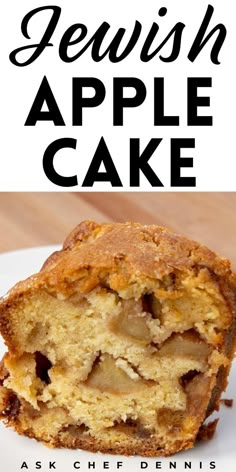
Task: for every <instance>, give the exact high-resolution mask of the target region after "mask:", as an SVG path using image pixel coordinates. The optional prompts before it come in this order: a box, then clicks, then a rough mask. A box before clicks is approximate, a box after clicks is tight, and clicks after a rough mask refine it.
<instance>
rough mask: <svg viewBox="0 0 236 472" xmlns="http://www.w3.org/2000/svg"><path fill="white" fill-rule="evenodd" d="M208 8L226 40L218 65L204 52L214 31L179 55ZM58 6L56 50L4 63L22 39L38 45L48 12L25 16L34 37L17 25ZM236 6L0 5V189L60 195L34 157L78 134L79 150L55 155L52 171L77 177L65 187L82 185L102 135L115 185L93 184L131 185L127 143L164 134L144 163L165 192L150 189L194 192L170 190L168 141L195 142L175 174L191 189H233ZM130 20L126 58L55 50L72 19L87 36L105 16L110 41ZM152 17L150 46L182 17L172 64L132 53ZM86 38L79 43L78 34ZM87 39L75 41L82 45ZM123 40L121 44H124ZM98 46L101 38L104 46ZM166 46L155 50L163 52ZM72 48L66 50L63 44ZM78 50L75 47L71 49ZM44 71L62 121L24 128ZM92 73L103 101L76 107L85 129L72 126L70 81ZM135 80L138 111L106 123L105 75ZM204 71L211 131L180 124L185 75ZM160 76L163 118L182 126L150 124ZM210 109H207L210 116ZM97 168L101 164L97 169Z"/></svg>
mask: <svg viewBox="0 0 236 472" xmlns="http://www.w3.org/2000/svg"><path fill="white" fill-rule="evenodd" d="M208 3H210V4H211V5H213V6H214V7H215V11H214V14H213V18H212V20H211V23H210V27H209V28H210V30H211V29H212V28H213V27H214V26H215V25H217V24H218V23H223V24H224V25H225V26H226V28H227V31H228V34H227V37H226V41H225V43H224V45H223V48H222V50H221V52H220V56H219V58H220V62H221V64H220V65H218V66H217V65H214V64H212V62H211V61H210V51H211V48H212V45H213V42H214V39H215V37H216V36H214V39H213V38H212V39H211V40H210V41H209V43H208V45H207V46H206V47H205V48H204V49H203V51H202V52H201V53H200V54H199V56H198V57H197V59H196V61H195V62H194V63H191V62H190V61H189V60H188V59H187V55H188V53H189V50H190V48H191V45H192V43H193V41H194V38H195V36H196V34H197V31H198V29H199V27H200V24H201V22H202V20H203V17H204V15H205V12H206V9H207V5H208ZM50 4H56V5H59V6H61V7H62V14H61V17H60V20H59V23H58V25H57V28H56V30H55V33H54V35H53V37H52V40H51V42H53V44H54V47H50V48H49V47H48V48H46V50H45V51H44V53H43V54H42V55H41V56H40V58H39V59H38V60H36V61H35V62H34V63H33V64H32V65H30V66H27V67H23V68H19V67H16V66H14V65H13V64H12V63H11V62H10V61H9V53H10V52H11V51H12V50H14V49H16V48H18V47H20V46H24V45H27V44H30V43H33V42H34V43H37V42H38V41H39V40H40V38H41V36H42V34H43V32H44V30H45V28H46V25H47V24H48V21H49V18H50V15H51V13H50V12H44V13H40V14H39V15H38V16H37V18H38V20H36V18H34V19H32V20H31V22H30V25H29V32H30V35H31V37H32V40H31V41H27V39H26V38H24V37H23V35H22V33H21V29H20V26H21V21H22V19H23V17H24V16H25V14H26V13H27V12H29V11H30V10H32V9H33V8H36V7H39V6H42V5H50ZM162 6H166V7H167V8H168V13H167V15H166V16H165V17H163V18H160V17H159V16H158V10H159V8H161V7H162ZM235 12H236V7H235V2H234V1H233V0H231V1H228V2H222V0H215V1H214V0H212V1H209V2H208V1H205V0H198V1H189V0H178V1H173V0H162V1H156V0H146V1H145V2H144V1H133V0H132V1H131V0H119V1H118V2H114V1H109V0H99V1H97V0H86V1H82V0H81V1H80V0H66V1H59V0H58V1H56V0H55V2H52V1H48V0H43V1H40V0H21V1H20V2H17V1H12V0H9V1H8V2H4V6H2V8H1V17H0V22H1V24H0V35H1V37H0V44H1V89H0V92H1V96H0V104H1V111H0V115H1V157H0V159H1V161H0V162H1V163H0V190H1V191H3V190H14V191H17V190H20V191H21V190H29V191H31V190H32V191H35V190H42V191H46V190H47V191H58V190H59V191H60V190H62V191H63V190H65V191H67V190H68V189H66V188H61V187H58V186H56V185H54V184H52V183H51V182H50V181H49V180H48V178H47V177H46V176H45V174H44V171H43V167H42V158H43V154H44V152H45V149H46V148H47V146H48V145H49V144H50V143H51V142H52V141H54V140H56V139H58V138H63V137H71V138H75V139H77V150H76V151H74V150H64V151H61V152H60V153H58V156H57V158H56V159H55V167H56V169H57V171H58V172H61V173H62V174H63V175H75V174H76V175H77V176H78V182H79V185H78V186H76V187H72V188H71V190H79V191H83V190H84V191H87V190H88V188H84V189H82V188H81V184H82V182H83V180H84V177H85V175H86V172H87V170H88V167H89V164H90V162H91V160H92V157H93V155H94V152H95V150H96V148H97V145H98V142H99V140H100V138H101V136H104V138H105V140H106V143H107V146H108V148H109V150H110V153H111V155H112V158H113V161H114V163H115V165H116V168H117V171H118V173H119V176H120V179H121V181H122V183H123V189H122V188H112V187H111V185H110V183H97V184H95V185H94V186H93V188H91V189H89V190H91V191H93V190H96V191H97V190H109V191H117V190H119V191H120V190H135V189H134V188H132V189H130V187H129V139H130V138H131V137H132V138H140V143H141V144H140V147H141V149H144V148H145V147H146V145H147V144H148V142H149V140H150V139H151V138H163V141H162V143H161V144H160V146H159V148H158V149H157V150H156V152H155V154H154V155H153V157H152V158H151V160H150V161H149V163H150V164H151V165H152V167H153V169H154V170H155V172H156V174H157V175H158V177H159V178H160V179H161V181H162V182H163V184H164V185H165V187H164V188H162V189H160V188H158V190H161V191H166V190H174V191H176V190H194V188H172V189H171V187H170V138H171V137H172V138H174V137H178V138H188V137H190V138H195V140H196V148H195V149H193V150H192V149H190V150H184V151H183V156H190V157H193V158H194V168H193V169H183V171H182V175H185V176H186V175H188V176H196V178H197V188H196V190H205V191H208V190H212V191H213V190H227V191H235V190H236V178H235V167H236V166H235V105H236V92H235V73H234V69H235V45H236V28H235ZM135 20H138V21H139V22H141V23H142V26H143V29H142V33H141V36H140V39H139V41H138V43H137V45H136V47H135V49H134V50H133V52H132V53H131V54H130V55H129V56H128V58H126V59H125V60H124V61H122V62H121V63H118V64H111V63H110V62H109V60H108V58H107V57H106V58H105V59H104V60H103V61H101V62H100V63H95V62H93V60H92V59H91V48H89V50H88V51H87V52H86V53H85V54H84V55H83V56H82V57H81V58H80V59H78V60H77V61H75V62H74V63H71V64H66V63H63V62H62V61H61V60H60V58H59V55H58V46H59V42H60V39H61V37H62V35H63V33H64V32H65V30H66V29H67V28H68V27H69V26H70V25H72V24H74V23H84V24H85V25H86V26H87V28H88V36H87V39H88V38H90V37H91V36H92V35H93V34H94V32H95V31H96V29H97V28H98V27H99V26H100V24H101V23H102V22H103V21H107V22H109V23H110V24H111V30H110V32H109V33H108V35H107V44H108V40H109V38H110V40H111V38H112V37H113V36H114V34H115V33H116V31H117V29H118V28H119V27H124V28H126V29H127V33H126V35H127V36H125V37H126V38H127V39H128V38H129V37H130V34H131V32H132V30H133V27H134V23H135ZM153 21H156V22H157V23H158V24H159V26H160V30H159V33H158V35H157V39H156V42H155V44H156V45H157V44H160V42H161V41H163V39H164V38H165V37H166V35H167V34H168V33H169V31H170V30H171V29H172V28H173V26H174V25H175V24H176V23H177V22H178V21H181V22H183V23H185V24H186V27H185V29H184V32H183V37H182V47H181V53H180V56H179V58H178V59H177V60H176V61H175V62H173V63H169V64H167V63H163V62H161V61H160V60H159V58H158V56H156V57H155V58H154V59H153V60H151V61H150V62H148V63H142V62H141V61H140V59H139V55H140V51H141V48H142V45H143V43H144V41H145V38H146V36H147V34H148V32H149V30H150V28H151V25H152V23H153ZM85 41H86V40H85ZM85 41H84V42H83V43H81V44H79V45H78V46H77V47H78V48H79V49H80V48H81V46H82V45H83V44H85ZM125 44H126V42H125ZM104 47H105V44H104ZM170 47H171V42H170V45H169V46H166V47H165V48H163V50H162V53H163V55H166V56H167V55H168V51H170ZM71 52H72V49H71ZM75 52H76V46H75ZM44 75H46V76H47V78H48V80H49V83H50V85H51V88H52V90H53V93H54V95H55V98H56V100H57V103H58V105H59V107H60V110H61V113H62V115H63V118H64V121H65V122H66V127H55V126H54V124H53V123H49V122H41V123H37V125H36V126H35V127H25V126H24V123H25V121H26V118H27V116H28V113H29V110H30V108H31V106H32V104H33V101H34V98H35V96H36V93H37V91H38V88H39V85H40V83H41V81H42V79H43V76H44ZM79 76H83V77H89V76H92V77H97V78H99V79H100V80H102V81H103V82H104V84H105V87H106V92H107V95H106V99H105V101H104V103H103V104H102V105H101V106H99V107H98V108H93V109H88V110H85V112H84V125H83V127H72V124H71V116H72V77H79ZM119 76H121V77H122V76H125V77H129V76H131V77H132V76H134V77H138V78H140V79H141V80H143V82H144V83H145V85H146V88H147V98H146V100H145V102H144V104H143V105H141V106H140V107H139V108H135V109H130V110H126V111H125V115H124V126H123V127H113V125H112V92H113V90H112V81H113V77H119ZM194 76H196V77H198V76H199V77H212V80H213V86H212V88H211V89H209V88H207V89H204V90H201V89H200V91H201V92H202V93H203V94H206V95H208V94H209V92H210V96H211V107H210V109H209V108H206V109H205V110H204V109H200V110H199V113H200V114H204V113H205V114H211V115H213V120H214V121H213V123H214V125H213V127H187V124H186V123H187V77H194ZM154 77H165V89H166V90H165V111H166V114H174V115H179V116H180V127H164V128H163V127H158V126H156V127H154V125H153V78H154ZM209 111H210V113H209ZM101 170H102V169H101ZM136 190H147V191H152V190H154V191H155V190H157V188H152V187H151V185H150V184H149V182H148V181H147V179H146V178H145V177H144V176H143V175H142V177H141V185H140V188H137V189H136Z"/></svg>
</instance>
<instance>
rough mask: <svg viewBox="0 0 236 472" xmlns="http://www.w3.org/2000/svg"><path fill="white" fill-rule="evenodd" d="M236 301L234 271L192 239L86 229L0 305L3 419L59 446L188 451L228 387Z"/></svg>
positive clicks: (133, 228)
mask: <svg viewBox="0 0 236 472" xmlns="http://www.w3.org/2000/svg"><path fill="white" fill-rule="evenodd" d="M235 294H236V278H235V274H233V273H232V271H231V269H230V263H229V261H228V260H227V259H224V258H221V257H219V256H218V255H217V254H215V253H214V252H212V251H210V250H209V249H207V248H206V247H204V246H202V245H200V244H198V243H196V242H194V241H192V240H189V239H187V238H185V237H183V236H181V235H178V234H174V233H172V232H171V231H169V230H168V229H166V228H163V227H159V226H155V225H150V226H147V225H140V224H137V223H114V224H112V223H111V224H108V223H107V224H98V223H95V222H90V221H85V222H82V223H81V224H79V225H78V226H77V227H76V228H75V229H74V231H72V233H71V234H70V235H69V236H68V238H67V239H66V241H65V243H64V246H63V248H62V250H61V251H58V252H55V253H54V254H52V255H51V256H50V257H49V259H48V260H47V261H46V262H45V264H44V266H43V267H42V269H41V271H40V272H39V273H37V274H35V275H33V276H32V277H30V278H28V279H27V280H25V281H23V282H19V283H18V284H17V285H16V286H15V287H14V288H13V289H12V290H11V291H10V292H9V293H8V294H7V296H5V297H3V299H2V301H1V304H0V330H1V333H2V336H3V338H4V339H5V343H6V345H7V348H8V352H7V353H6V354H5V355H4V358H3V360H2V362H1V368H0V416H1V418H2V419H3V421H4V422H5V423H6V424H7V425H9V426H13V428H14V429H15V430H16V431H17V432H18V433H20V434H24V435H27V436H29V437H31V438H35V439H37V440H40V441H43V442H44V443H46V444H48V445H49V446H51V447H67V448H81V449H86V450H90V451H101V452H104V453H113V454H125V455H130V454H131V455H133V454H139V455H142V456H160V455H170V454H173V453H176V452H177V451H180V450H183V449H187V448H190V447H192V446H193V445H194V443H195V441H196V439H197V437H198V436H199V434H200V436H201V437H208V436H209V435H210V434H212V430H213V429H214V426H215V424H216V422H215V423H213V424H212V423H210V424H208V426H207V425H206V426H204V425H205V423H204V422H205V420H206V419H207V417H208V416H209V415H210V414H211V413H212V412H213V411H214V410H217V409H218V407H219V403H220V396H221V393H222V391H223V390H224V389H225V388H226V385H227V377H228V374H229V370H230V365H231V362H232V358H233V354H234V349H235V344H236V343H235V339H236V315H235V306H236V297H235ZM207 428H208V429H207ZM207 432H209V434H207Z"/></svg>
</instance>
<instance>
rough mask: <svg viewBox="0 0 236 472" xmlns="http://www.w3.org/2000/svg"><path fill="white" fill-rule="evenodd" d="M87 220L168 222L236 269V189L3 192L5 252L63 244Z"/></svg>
mask: <svg viewBox="0 0 236 472" xmlns="http://www.w3.org/2000/svg"><path fill="white" fill-rule="evenodd" d="M84 219H92V220H97V221H98V222H105V221H136V222H140V223H146V224H150V223H155V224H158V225H162V226H167V227H169V228H170V229H172V230H174V231H176V232H179V233H183V234H185V235H186V236H189V237H191V238H193V239H196V240H197V241H200V242H202V243H204V244H206V245H208V246H209V247H210V248H211V249H214V250H215V251H217V252H219V253H220V254H222V255H224V256H225V257H228V258H230V259H231V261H232V263H233V267H234V269H236V249H235V244H236V192H232V193H230V192H229V193H221V192H220V193H211V192H210V193H208V192H206V193H205V192H203V193H197V192H187V193H186V192H181V193H179V192H178V193H169V192H167V193H158V192H155V193H142V192H138V193H136V192H135V193H134V192H132V193H119V192H117V193H111V192H110V193H91V192H90V193H45V192H44V193H37V192H36V193H0V227H1V237H0V252H5V251H11V250H15V249H20V248H25V247H32V246H41V245H49V244H54V243H55V244H57V243H62V241H63V240H64V239H65V237H66V235H67V234H68V233H69V232H70V231H71V229H72V228H73V227H74V226H76V225H77V224H78V223H79V222H80V221H81V220H84Z"/></svg>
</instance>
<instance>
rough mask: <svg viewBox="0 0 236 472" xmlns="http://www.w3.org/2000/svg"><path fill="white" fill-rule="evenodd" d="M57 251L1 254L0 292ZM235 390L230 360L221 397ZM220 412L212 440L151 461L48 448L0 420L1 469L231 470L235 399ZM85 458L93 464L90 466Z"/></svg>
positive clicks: (235, 450) (235, 446)
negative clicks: (23, 435) (223, 393)
mask: <svg viewBox="0 0 236 472" xmlns="http://www.w3.org/2000/svg"><path fill="white" fill-rule="evenodd" d="M56 249H58V246H47V247H40V248H33V249H24V250H20V251H15V252H10V253H6V254H0V294H1V295H3V294H4V293H5V292H6V291H7V290H8V289H9V288H10V287H11V286H12V285H13V284H14V283H15V282H17V281H19V280H20V279H24V278H25V277H27V276H28V275H31V274H32V273H34V272H36V271H37V270H39V268H40V267H41V266H42V264H43V262H44V261H45V259H46V258H47V257H48V255H49V254H51V253H52V252H53V251H55V250H56ZM3 352H4V346H3V344H0V356H2V354H3ZM235 391H236V363H234V366H233V369H232V372H231V375H230V382H229V387H228V389H227V392H226V393H225V395H224V397H225V398H234V399H235ZM219 416H220V422H219V424H218V428H217V432H216V434H215V436H214V438H213V439H212V440H211V441H208V442H205V443H200V444H198V445H197V446H196V447H195V448H194V449H191V450H189V451H187V452H181V453H179V454H177V455H175V456H172V457H171V458H155V459H147V458H142V457H123V456H109V455H104V454H92V453H88V452H84V451H81V450H76V451H70V450H63V449H61V450H58V449H48V448H46V447H45V446H43V445H42V444H40V443H37V442H36V441H34V440H31V439H27V438H24V437H21V436H18V435H17V434H16V433H15V432H14V431H12V430H11V429H7V428H5V427H4V425H3V424H0V470H1V471H3V472H18V471H21V470H29V471H30V472H32V471H34V470H40V466H41V471H42V472H45V471H48V470H55V468H54V469H53V468H52V467H51V469H50V467H49V465H50V464H49V463H50V462H55V464H54V467H56V470H57V471H58V472H71V471H75V470H80V471H83V472H85V471H93V470H95V471H96V472H101V471H104V470H106V469H108V470H110V471H112V472H113V471H117V470H119V471H121V472H137V471H141V470H147V471H148V472H149V471H153V472H154V471H156V470H162V471H169V470H177V471H179V472H180V471H186V470H190V467H186V464H185V462H187V463H189V466H190V465H191V470H194V472H195V471H199V470H200V471H209V470H214V464H215V470H216V471H217V472H224V471H225V472H235V470H236V401H235V402H234V405H233V408H226V407H225V406H222V407H221V410H220V412H219ZM24 462H25V464H24ZM89 462H90V463H92V464H90V468H89ZM36 463H37V464H36ZM93 463H94V464H93ZM170 463H176V469H173V467H172V468H170ZM211 463H212V464H211ZM26 466H27V467H28V468H27V467H26Z"/></svg>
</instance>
